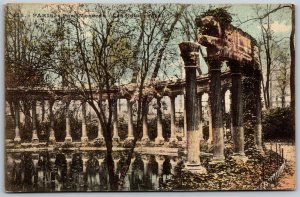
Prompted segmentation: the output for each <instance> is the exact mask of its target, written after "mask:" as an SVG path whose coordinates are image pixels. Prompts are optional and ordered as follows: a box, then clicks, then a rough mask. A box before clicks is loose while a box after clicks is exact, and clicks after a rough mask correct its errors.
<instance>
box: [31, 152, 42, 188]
mask: <svg viewBox="0 0 300 197" xmlns="http://www.w3.org/2000/svg"><path fill="white" fill-rule="evenodd" d="M32 162H33V182H34V184H38V179H41V178H43V177H42V176H43V173H42V172H41V173H40V172H39V170H38V165H37V164H38V162H39V155H38V154H32Z"/></svg>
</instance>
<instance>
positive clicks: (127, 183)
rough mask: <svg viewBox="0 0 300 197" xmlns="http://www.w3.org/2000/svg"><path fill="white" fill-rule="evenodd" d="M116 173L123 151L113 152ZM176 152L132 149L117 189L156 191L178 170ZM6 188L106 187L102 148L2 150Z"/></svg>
mask: <svg viewBox="0 0 300 197" xmlns="http://www.w3.org/2000/svg"><path fill="white" fill-rule="evenodd" d="M113 158H114V169H115V173H116V175H117V176H120V173H121V169H122V168H123V166H124V165H125V161H126V159H127V155H126V152H114V153H113ZM181 165H182V159H181V158H179V157H177V156H164V155H149V154H138V153H136V154H135V155H134V157H133V158H132V159H131V165H130V167H129V170H128V171H127V174H126V176H125V179H124V184H123V188H122V189H121V191H157V190H160V187H161V185H162V183H165V182H167V181H168V180H169V179H170V178H171V177H172V175H174V174H176V173H181ZM6 190H7V191H12V192H59V191H110V187H109V179H108V172H107V164H106V161H105V153H104V152H100V151H98V152H94V151H87V152H80V153H79V152H38V153H37V152H23V153H7V154H6Z"/></svg>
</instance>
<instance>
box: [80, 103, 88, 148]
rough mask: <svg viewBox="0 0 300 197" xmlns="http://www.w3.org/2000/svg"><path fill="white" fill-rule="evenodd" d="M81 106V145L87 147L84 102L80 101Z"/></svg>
mask: <svg viewBox="0 0 300 197" xmlns="http://www.w3.org/2000/svg"><path fill="white" fill-rule="evenodd" d="M81 104H82V106H81V110H82V114H81V126H82V127H81V132H82V133H81V143H82V144H83V145H87V144H88V141H89V139H88V136H87V130H86V102H85V101H82V103H81Z"/></svg>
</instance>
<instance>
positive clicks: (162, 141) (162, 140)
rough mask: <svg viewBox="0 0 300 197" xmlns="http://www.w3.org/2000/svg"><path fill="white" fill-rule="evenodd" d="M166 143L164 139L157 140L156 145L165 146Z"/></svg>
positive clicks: (158, 138)
mask: <svg viewBox="0 0 300 197" xmlns="http://www.w3.org/2000/svg"><path fill="white" fill-rule="evenodd" d="M164 143H165V139H164V138H163V137H157V138H155V144H156V145H163V144H164Z"/></svg>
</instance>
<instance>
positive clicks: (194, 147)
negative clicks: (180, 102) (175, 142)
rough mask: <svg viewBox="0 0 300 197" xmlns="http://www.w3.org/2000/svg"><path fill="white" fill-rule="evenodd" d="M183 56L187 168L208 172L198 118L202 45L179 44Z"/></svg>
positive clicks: (191, 43) (192, 43) (198, 171)
mask: <svg viewBox="0 0 300 197" xmlns="http://www.w3.org/2000/svg"><path fill="white" fill-rule="evenodd" d="M179 47H180V51H181V57H182V58H183V61H184V64H185V75H186V76H185V79H186V87H185V90H186V98H185V110H186V122H187V125H186V128H187V162H186V169H187V170H190V171H192V172H195V173H206V169H205V168H204V167H202V166H201V163H200V148H199V147H200V140H199V130H198V122H199V121H198V119H197V97H196V92H197V85H196V68H197V67H198V60H199V48H200V45H199V44H197V43H194V42H183V43H181V44H179Z"/></svg>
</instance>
